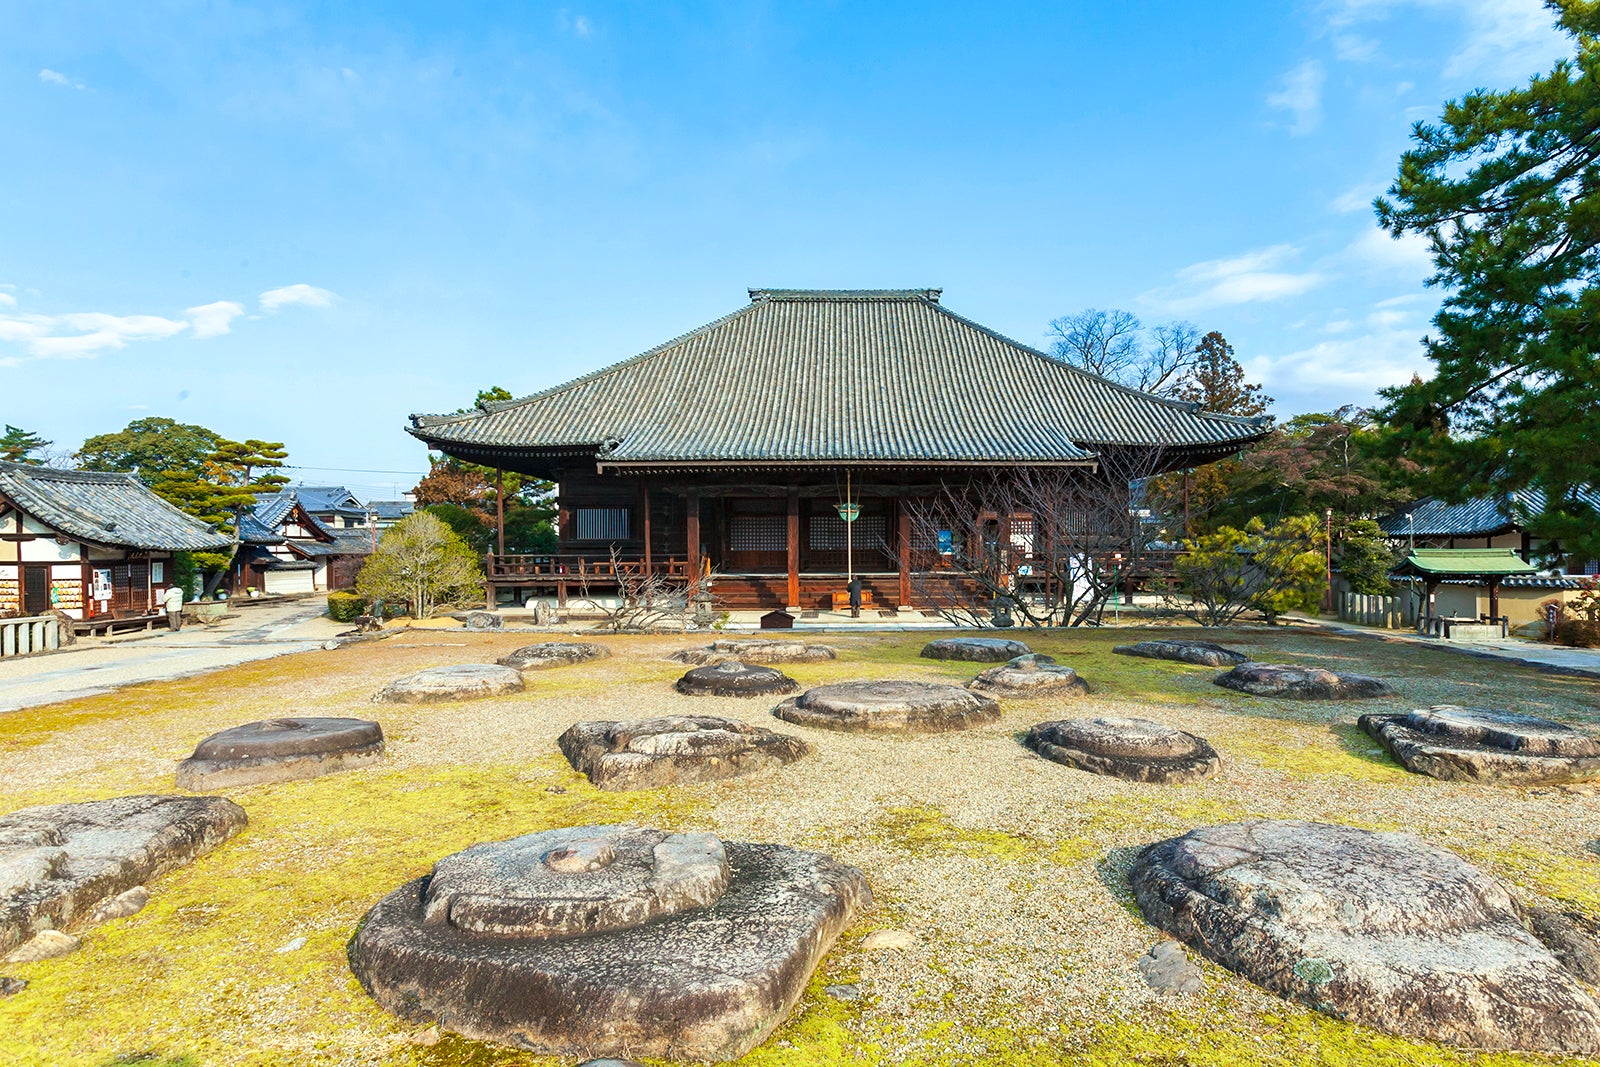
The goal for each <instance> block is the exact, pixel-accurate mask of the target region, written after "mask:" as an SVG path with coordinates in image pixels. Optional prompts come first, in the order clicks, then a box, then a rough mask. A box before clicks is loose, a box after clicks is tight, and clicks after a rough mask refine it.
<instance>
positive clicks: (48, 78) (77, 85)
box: [39, 67, 84, 90]
mask: <svg viewBox="0 0 1600 1067" xmlns="http://www.w3.org/2000/svg"><path fill="white" fill-rule="evenodd" d="M39 80H40V81H42V82H44V83H45V84H46V85H59V86H60V87H61V88H63V89H80V90H81V89H83V88H84V84H83V83H82V82H75V81H73V80H72V79H71V78H69V77H67V76H66V75H65V74H62V73H61V72H60V71H58V70H51V69H50V68H49V67H45V68H44V69H43V70H41V71H40V72H39Z"/></svg>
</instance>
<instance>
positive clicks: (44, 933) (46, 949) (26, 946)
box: [6, 930, 82, 963]
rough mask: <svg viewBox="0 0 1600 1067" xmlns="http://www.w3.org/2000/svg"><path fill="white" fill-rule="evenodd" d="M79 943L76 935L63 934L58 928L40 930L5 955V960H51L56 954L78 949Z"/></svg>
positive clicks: (60, 954)
mask: <svg viewBox="0 0 1600 1067" xmlns="http://www.w3.org/2000/svg"><path fill="white" fill-rule="evenodd" d="M80 944H82V942H81V941H79V940H78V939H77V938H76V937H73V936H72V935H71V934H64V933H62V932H61V931H60V930H40V931H39V932H38V933H37V934H34V935H33V938H32V939H31V940H29V941H26V942H24V943H23V945H22V947H21V948H18V949H16V950H14V951H13V952H12V953H11V954H10V955H9V956H7V957H6V962H7V963H38V962H39V961H40V960H53V959H55V958H56V957H57V956H65V955H67V954H68V953H69V952H76V951H78V946H79V945H80Z"/></svg>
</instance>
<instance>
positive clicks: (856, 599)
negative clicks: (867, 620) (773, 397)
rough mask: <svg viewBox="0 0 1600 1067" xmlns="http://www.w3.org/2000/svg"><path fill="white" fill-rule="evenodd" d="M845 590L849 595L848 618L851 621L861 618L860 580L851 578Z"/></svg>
mask: <svg viewBox="0 0 1600 1067" xmlns="http://www.w3.org/2000/svg"><path fill="white" fill-rule="evenodd" d="M845 589H847V590H848V591H849V593H850V617H851V618H852V619H859V618H861V579H860V578H859V577H855V576H852V577H851V579H850V584H849V585H846V586H845Z"/></svg>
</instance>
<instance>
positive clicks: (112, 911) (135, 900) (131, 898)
mask: <svg viewBox="0 0 1600 1067" xmlns="http://www.w3.org/2000/svg"><path fill="white" fill-rule="evenodd" d="M148 903H150V890H148V889H146V888H145V887H144V886H142V885H136V886H134V887H133V888H132V889H130V890H128V891H127V892H125V893H118V894H117V895H116V896H114V897H112V898H111V899H110V900H108V901H106V902H105V903H104V904H101V905H100V906H99V907H98V908H95V909H94V911H93V912H92V913H91V914H90V916H89V922H91V923H93V924H95V925H99V924H100V923H104V922H110V921H111V920H112V919H126V918H127V917H128V916H130V915H137V914H138V913H139V912H141V911H143V910H144V906H145V905H146V904H148Z"/></svg>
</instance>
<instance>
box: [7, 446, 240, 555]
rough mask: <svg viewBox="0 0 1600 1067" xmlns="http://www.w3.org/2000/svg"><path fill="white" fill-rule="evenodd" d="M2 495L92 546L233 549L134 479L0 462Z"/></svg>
mask: <svg viewBox="0 0 1600 1067" xmlns="http://www.w3.org/2000/svg"><path fill="white" fill-rule="evenodd" d="M0 496H4V497H5V498H6V499H8V500H10V501H11V502H12V503H13V504H14V505H15V506H17V507H18V508H20V509H21V510H22V511H24V512H26V513H28V514H30V515H32V516H34V517H35V518H37V519H40V520H41V521H43V522H46V523H48V524H49V525H50V526H51V527H52V528H54V529H57V530H60V531H61V532H62V533H64V534H67V535H68V536H70V537H73V538H76V539H77V540H79V541H86V542H89V543H91V544H97V545H108V546H113V547H118V548H138V549H148V550H153V551H164V552H198V551H206V550H211V551H219V550H222V549H226V548H229V547H231V546H232V544H233V541H232V539H231V538H229V537H227V536H225V535H222V534H219V533H217V532H216V531H215V530H213V529H212V528H211V527H210V526H208V525H206V524H205V523H203V522H201V521H200V520H199V519H197V518H195V517H194V516H192V515H189V514H186V513H185V512H182V511H180V510H178V509H177V508H175V507H173V506H172V505H171V504H169V503H167V502H166V501H165V500H162V499H161V498H160V497H159V496H157V495H156V494H155V493H153V492H151V491H150V490H149V489H148V488H146V486H145V485H144V484H143V483H142V482H140V481H139V480H138V479H137V478H135V477H134V476H133V475H131V474H106V473H101V472H98V471H69V470H59V469H56V468H54V467H36V466H32V465H29V464H23V463H11V462H7V461H4V460H0Z"/></svg>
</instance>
